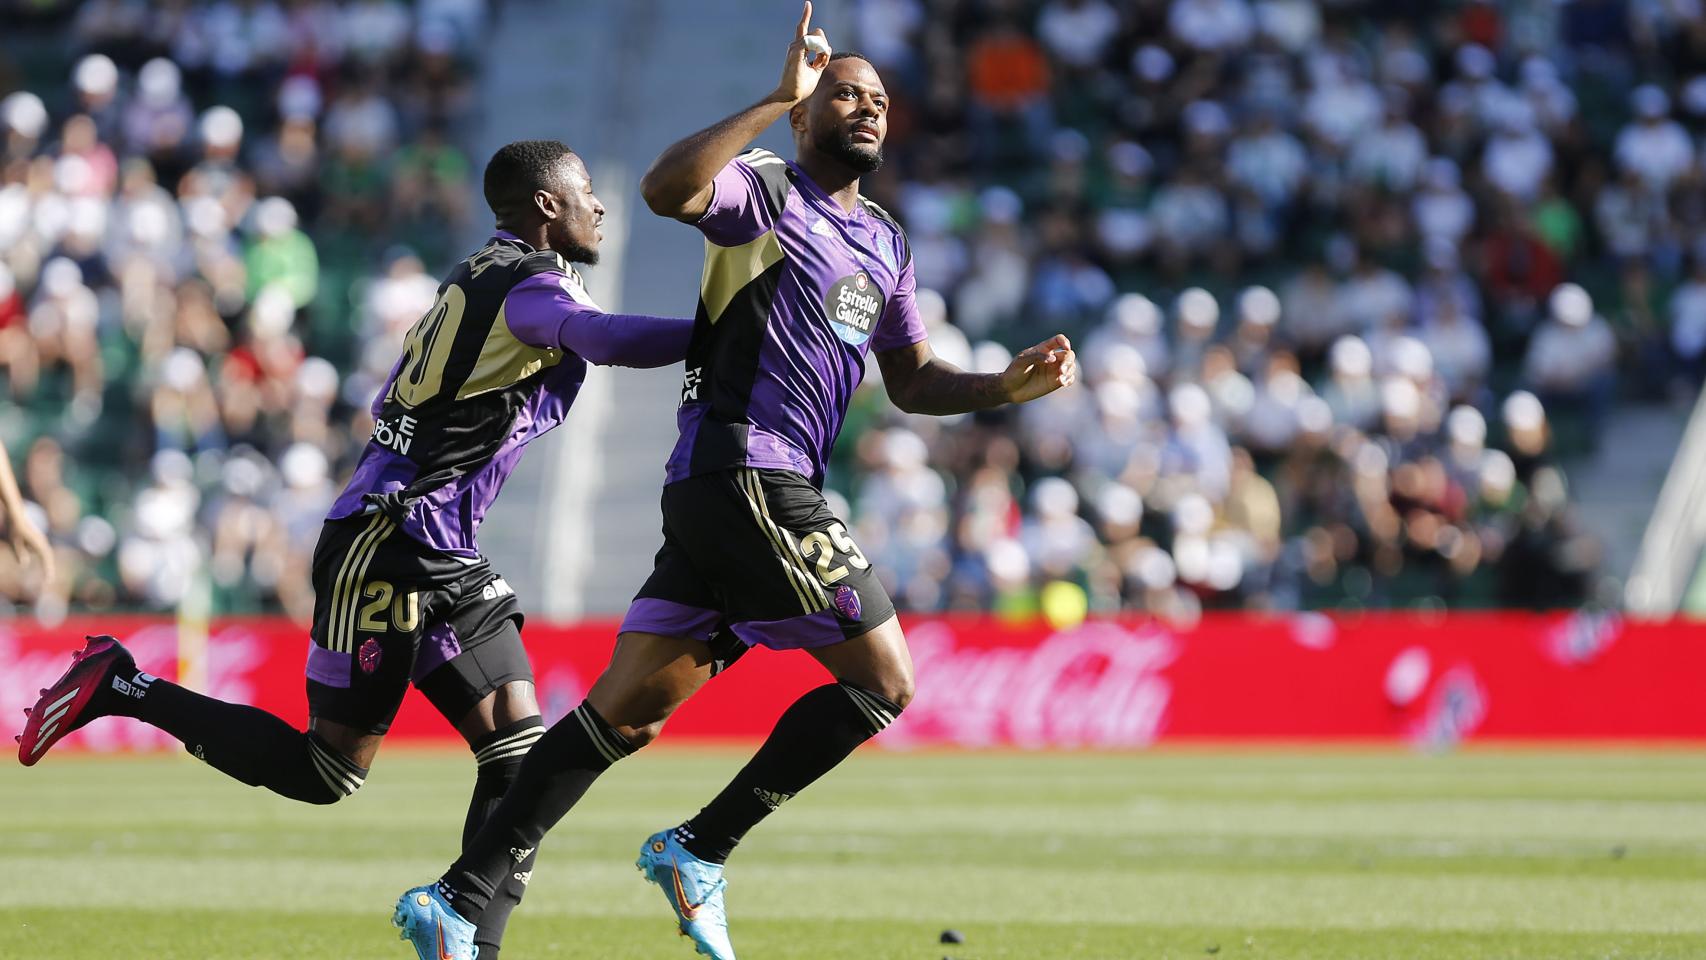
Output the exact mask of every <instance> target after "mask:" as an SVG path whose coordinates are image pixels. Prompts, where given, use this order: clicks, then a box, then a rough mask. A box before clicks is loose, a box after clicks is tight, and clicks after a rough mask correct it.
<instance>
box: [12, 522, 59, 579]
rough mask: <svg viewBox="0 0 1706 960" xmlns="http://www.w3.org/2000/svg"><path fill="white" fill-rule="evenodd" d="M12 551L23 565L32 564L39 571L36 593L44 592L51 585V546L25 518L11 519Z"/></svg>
mask: <svg viewBox="0 0 1706 960" xmlns="http://www.w3.org/2000/svg"><path fill="white" fill-rule="evenodd" d="M12 549H13V550H14V551H15V552H16V553H17V554H18V559H19V560H21V561H23V562H24V563H25V564H29V563H31V562H34V564H35V566H36V569H37V570H39V571H41V580H40V581H39V584H40V586H39V588H38V592H39V591H40V590H46V589H47V588H48V585H49V584H51V583H53V545H52V544H50V543H48V542H47V537H45V536H43V535H42V532H41V531H40V530H37V529H36V527H35V524H33V523H31V522H30V521H29V519H28V518H26V517H22V516H16V517H13V518H12Z"/></svg>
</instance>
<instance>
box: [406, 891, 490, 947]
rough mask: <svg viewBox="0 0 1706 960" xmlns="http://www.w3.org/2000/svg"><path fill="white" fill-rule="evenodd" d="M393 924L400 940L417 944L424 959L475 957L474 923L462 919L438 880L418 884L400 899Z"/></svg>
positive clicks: (415, 945)
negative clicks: (432, 882)
mask: <svg viewBox="0 0 1706 960" xmlns="http://www.w3.org/2000/svg"><path fill="white" fill-rule="evenodd" d="M391 925H392V926H394V927H396V928H397V929H399V930H401V931H402V932H401V933H399V934H398V935H397V938H398V939H399V940H407V941H409V943H411V944H413V945H414V948H415V953H417V954H419V955H420V958H421V960H474V957H475V955H476V954H478V953H479V952H480V948H479V947H476V946H474V925H473V924H471V923H469V922H468V921H466V920H464V919H462V915H461V914H459V913H457V912H456V910H455V909H454V908H452V907H451V906H450V903H449V902H448V901H446V900H445V899H444V895H443V894H441V893H439V892H438V887H437V885H435V884H427V885H426V886H424V887H416V888H414V889H413V890H410V891H408V892H407V893H404V894H403V895H402V896H401V897H399V898H398V899H397V909H396V911H395V912H393V913H392V914H391Z"/></svg>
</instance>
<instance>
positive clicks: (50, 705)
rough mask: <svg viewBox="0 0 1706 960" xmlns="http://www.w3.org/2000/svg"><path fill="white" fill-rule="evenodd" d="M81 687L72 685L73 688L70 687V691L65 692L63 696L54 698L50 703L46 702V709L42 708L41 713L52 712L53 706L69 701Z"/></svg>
mask: <svg viewBox="0 0 1706 960" xmlns="http://www.w3.org/2000/svg"><path fill="white" fill-rule="evenodd" d="M82 689H83V688H82V687H73V688H71V692H70V693H68V694H66V695H65V696H63V697H60V698H59V699H58V700H55V701H53V702H52V703H50V704H48V705H47V709H46V710H44V711H42V712H43V713H52V712H53V711H54V708H56V707H59V706H61V705H62V704H65V703H67V702H69V701H70V700H71V698H72V697H75V696H76V695H77V692H78V691H79V690H82Z"/></svg>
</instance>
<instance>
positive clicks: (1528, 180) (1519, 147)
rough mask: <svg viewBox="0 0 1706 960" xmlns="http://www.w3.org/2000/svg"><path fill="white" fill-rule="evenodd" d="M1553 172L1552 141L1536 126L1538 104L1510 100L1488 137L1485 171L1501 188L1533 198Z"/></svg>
mask: <svg viewBox="0 0 1706 960" xmlns="http://www.w3.org/2000/svg"><path fill="white" fill-rule="evenodd" d="M1551 172H1552V144H1551V142H1550V141H1548V140H1547V139H1546V137H1545V136H1544V135H1543V134H1542V133H1541V132H1540V131H1539V130H1538V129H1537V128H1536V127H1535V123H1534V108H1532V107H1530V106H1529V105H1528V104H1527V103H1526V102H1525V101H1522V100H1509V101H1506V102H1505V105H1504V106H1503V107H1502V108H1501V109H1500V111H1499V113H1498V122H1497V124H1496V126H1495V127H1494V130H1493V135H1492V136H1491V137H1489V138H1487V148H1486V151H1485V152H1484V153H1483V154H1482V156H1481V175H1482V176H1484V177H1486V178H1487V182H1489V183H1491V184H1492V185H1493V186H1495V187H1497V188H1498V189H1500V190H1501V191H1503V192H1505V193H1507V194H1509V195H1511V196H1513V197H1516V198H1517V199H1519V200H1523V201H1530V200H1533V199H1534V198H1535V197H1536V196H1538V195H1539V194H1540V185H1541V183H1543V182H1544V181H1545V180H1546V177H1547V175H1548V174H1550V173H1551Z"/></svg>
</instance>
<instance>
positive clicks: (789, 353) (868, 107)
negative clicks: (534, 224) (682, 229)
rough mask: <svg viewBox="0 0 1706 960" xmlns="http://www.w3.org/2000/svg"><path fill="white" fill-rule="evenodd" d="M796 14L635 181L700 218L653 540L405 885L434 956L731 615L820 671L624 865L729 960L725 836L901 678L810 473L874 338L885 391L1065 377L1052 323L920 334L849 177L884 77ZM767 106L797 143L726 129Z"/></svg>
mask: <svg viewBox="0 0 1706 960" xmlns="http://www.w3.org/2000/svg"><path fill="white" fill-rule="evenodd" d="M810 19H811V4H809V3H807V4H806V5H805V10H804V12H803V15H802V16H801V18H800V22H799V25H798V27H797V29H796V30H795V37H794V42H793V44H792V45H791V46H789V48H788V53H787V62H786V66H785V67H784V72H783V77H782V82H781V84H780V85H779V86H778V87H777V89H776V91H775V92H774V93H772V94H771V95H770V96H768V97H766V98H765V99H764V100H762V101H760V102H759V103H757V104H755V105H753V106H752V107H749V108H748V109H746V110H743V111H741V112H740V113H737V114H735V115H734V116H732V117H729V118H728V119H726V120H723V121H721V122H719V123H717V124H715V125H713V126H711V127H709V128H707V129H705V130H702V131H700V132H699V133H696V134H693V135H692V136H690V137H688V138H687V139H685V140H682V141H681V142H679V143H677V144H675V145H674V146H672V147H670V148H669V149H668V150H665V151H664V153H663V155H662V156H660V157H659V158H658V159H657V161H656V162H655V163H654V164H653V165H652V168H651V170H650V171H648V172H647V174H646V176H645V178H644V180H643V181H642V183H641V192H642V193H643V194H644V196H645V199H646V202H647V203H648V204H649V205H650V206H651V208H652V210H653V211H654V212H656V213H659V214H661V215H664V216H670V217H674V218H676V219H678V220H681V221H683V222H685V223H689V224H692V225H694V226H695V227H697V228H698V230H699V231H700V233H702V234H704V236H705V240H706V247H705V249H706V253H705V268H704V275H703V280H702V284H701V289H700V298H699V308H698V312H697V316H696V325H695V327H694V331H693V342H692V344H691V345H690V346H689V347H688V350H687V364H686V366H687V370H686V376H685V379H684V381H683V384H682V393H681V407H680V411H679V414H678V422H679V426H680V432H681V436H680V440H679V442H678V443H677V444H676V447H675V451H674V453H673V454H672V455H671V457H670V459H669V464H668V467H667V473H666V478H665V486H664V490H663V525H664V544H663V548H662V549H661V550H659V551H658V554H657V560H656V566H655V569H654V571H653V573H652V575H651V577H650V578H649V579H648V580H647V581H646V583H645V585H644V586H642V587H641V588H640V591H639V594H638V595H637V596H636V597H635V599H634V601H633V604H632V605H631V606H630V607H629V609H628V615H627V618H626V620H625V621H624V623H623V625H622V630H621V633H620V635H619V636H618V637H617V641H616V649H615V652H614V654H613V656H612V659H611V663H610V666H609V667H608V668H607V669H606V671H605V672H604V674H603V675H602V676H601V677H600V678H599V679H598V681H597V682H596V683H594V684H593V687H592V690H591V692H590V693H589V694H588V696H587V699H586V702H585V703H583V704H581V705H580V706H579V707H578V708H577V709H576V710H575V711H574V712H573V713H572V714H571V715H570V716H569V717H568V718H566V719H565V720H563V721H562V722H560V723H558V724H556V725H554V726H553V727H552V728H551V729H550V730H549V731H548V732H547V733H546V734H545V736H544V737H543V738H541V739H540V741H539V742H538V743H537V744H536V745H535V746H534V748H533V752H532V753H531V754H530V755H529V757H528V759H527V762H526V763H525V764H524V765H523V767H522V771H521V774H520V776H519V778H518V779H517V781H516V785H515V786H514V787H513V788H511V790H510V792H509V794H508V795H507V796H506V797H505V798H504V801H503V803H502V804H500V806H499V808H498V810H497V812H496V813H494V814H493V816H492V818H491V819H490V820H489V821H487V824H486V826H485V827H484V828H482V829H481V831H480V833H479V834H478V836H476V837H475V839H474V840H473V842H471V843H469V844H466V845H465V846H464V849H463V854H462V856H461V858H459V859H458V860H457V861H456V863H455V864H453V865H452V866H451V868H450V870H449V871H447V872H446V873H445V874H444V876H443V877H442V878H441V879H440V880H439V882H438V883H437V884H436V885H432V886H425V887H418V888H415V889H413V890H410V891H408V892H407V893H405V894H404V896H403V899H402V901H401V902H400V903H399V913H400V914H405V915H408V916H410V917H413V918H415V919H414V920H413V921H412V922H413V923H414V924H415V926H416V927H418V928H419V929H422V930H424V931H428V932H436V933H437V934H438V935H439V939H438V941H437V945H438V947H439V949H440V953H441V954H442V955H443V956H445V957H447V958H449V957H458V958H465V957H466V956H467V954H466V953H465V952H463V950H464V947H463V946H462V944H463V943H464V942H465V941H461V940H459V939H458V935H457V931H458V930H459V929H461V928H462V927H465V926H466V925H467V921H478V920H479V918H480V917H482V916H483V913H484V911H485V910H486V909H489V906H488V904H489V902H490V898H491V897H492V896H493V894H494V892H495V890H496V888H497V885H498V884H499V883H500V882H501V881H502V879H503V878H504V877H505V876H506V875H507V873H508V871H509V870H510V869H511V867H512V858H513V856H514V855H515V854H516V853H519V852H520V851H525V850H528V849H531V848H532V847H534V846H535V845H537V844H538V842H539V841H540V839H541V838H542V837H543V836H544V835H545V832H546V831H547V830H548V829H549V828H550V827H551V826H552V825H553V824H555V823H556V822H557V821H558V820H559V819H560V818H561V817H562V816H563V815H564V814H565V813H566V812H567V811H568V810H569V808H570V807H572V806H573V805H574V803H575V802H576V801H577V800H578V799H579V798H580V797H581V795H582V794H584V793H585V791H586V790H587V788H588V787H589V786H590V785H591V784H592V782H593V780H594V779H595V778H597V777H598V775H599V774H600V773H602V772H603V771H604V770H605V769H607V768H608V767H609V766H610V765H611V764H612V763H614V762H615V761H617V760H619V759H621V758H622V757H624V756H627V755H628V754H629V753H631V752H633V751H634V750H636V749H638V748H639V747H641V746H643V745H644V744H646V743H648V742H649V741H650V740H651V739H652V738H653V737H655V736H656V734H657V732H658V730H659V729H660V728H661V726H662V724H663V722H664V721H665V720H666V719H667V718H668V717H669V715H670V714H671V712H673V711H674V710H675V709H676V707H677V706H679V705H680V704H681V703H682V702H683V701H685V700H686V699H687V698H688V697H689V696H691V695H692V694H693V693H694V691H696V690H697V689H699V687H700V685H702V684H703V683H704V682H705V681H706V679H707V678H709V676H710V675H711V672H712V669H713V665H714V658H713V655H712V654H711V653H710V652H709V651H708V648H707V645H706V641H707V639H708V638H709V637H710V634H711V631H712V630H713V629H714V628H715V626H716V625H717V624H719V623H721V622H725V621H726V622H727V623H728V624H730V627H731V630H732V632H733V633H734V634H735V635H736V636H737V637H738V638H739V639H740V640H741V641H742V642H744V643H745V644H747V645H754V644H762V645H764V646H767V647H771V648H776V649H803V650H806V651H807V652H808V653H809V654H810V655H811V656H813V657H815V658H816V659H817V660H818V661H819V662H820V663H822V664H823V665H824V667H825V668H826V669H827V670H828V671H829V673H830V676H831V677H832V678H833V681H834V682H831V683H828V684H826V685H824V686H821V687H819V688H817V689H815V690H812V691H810V692H809V693H807V694H805V695H804V696H803V697H801V698H800V699H799V700H798V701H797V702H795V703H794V704H793V706H791V707H789V708H788V710H787V711H786V712H785V713H783V715H782V717H781V719H780V720H779V721H778V722H777V724H776V728H775V731H774V732H773V733H772V734H771V735H770V738H769V739H768V740H767V741H766V742H765V743H764V745H763V746H762V747H761V748H760V749H759V751H758V753H757V754H756V755H755V756H754V757H753V758H752V760H751V762H749V763H748V764H747V765H746V767H745V768H744V769H743V770H741V771H740V773H739V774H737V775H736V776H735V778H734V780H733V781H732V782H731V783H730V784H729V785H728V787H727V788H725V789H724V790H723V791H722V792H721V793H719V794H718V795H717V796H716V797H715V798H713V799H712V800H711V802H710V803H709V804H707V805H706V806H705V808H704V809H703V810H701V811H700V812H699V813H698V814H697V815H695V816H693V817H691V818H690V819H688V820H687V821H686V822H684V823H682V824H681V825H680V826H677V827H674V828H672V829H668V830H664V831H661V832H659V833H657V834H654V835H653V836H651V837H649V838H647V840H646V841H645V843H644V844H643V845H642V847H641V852H640V860H639V864H638V865H639V866H640V868H641V869H642V870H643V871H644V872H645V874H646V876H647V877H648V879H650V880H652V881H653V882H655V883H657V884H659V886H661V887H662V888H663V891H664V894H665V896H666V897H667V898H668V900H669V903H670V905H671V906H672V907H673V908H674V910H675V912H676V916H677V919H678V922H679V925H680V928H681V931H682V932H683V933H685V934H687V935H688V936H690V937H692V938H693V940H694V941H695V944H696V946H697V948H698V950H699V952H701V953H704V954H707V955H709V956H712V957H716V958H719V960H732V958H733V957H734V950H733V947H732V946H731V945H730V943H729V936H728V931H727V925H726V921H725V917H724V908H723V890H724V886H725V884H724V881H723V877H722V873H723V866H722V865H723V862H724V860H725V859H726V858H727V857H728V856H729V853H730V851H731V850H732V849H733V848H734V846H735V845H736V844H737V843H738V842H739V841H740V838H741V837H742V836H743V835H744V834H745V833H746V832H747V831H748V830H749V829H751V828H752V827H753V826H754V825H756V824H757V823H758V822H759V821H760V820H761V819H763V818H764V817H765V816H766V815H767V814H769V813H770V812H771V811H772V810H774V809H776V807H777V806H778V805H779V804H781V803H783V802H784V801H786V800H788V799H789V798H790V797H793V796H795V795H796V794H798V793H799V792H800V791H801V790H803V789H804V788H805V787H806V786H808V785H809V784H811V783H812V782H813V781H815V780H817V779H818V778H819V777H821V776H823V775H824V774H825V773H827V772H829V770H830V769H831V768H833V767H834V766H835V765H836V764H838V763H840V762H841V761H842V760H843V759H845V758H846V757H847V756H848V755H849V754H850V753H852V751H853V750H854V748H856V747H858V746H859V744H861V743H863V742H865V741H866V740H868V739H870V738H871V737H872V736H874V735H875V734H876V733H878V732H879V731H881V730H882V729H883V727H884V726H885V725H887V724H888V723H890V722H892V721H893V720H894V718H895V716H896V715H898V714H899V713H900V712H901V710H902V709H904V708H905V706H906V704H907V701H909V700H910V699H911V698H912V692H913V676H912V659H911V656H910V655H909V653H908V652H907V646H906V639H905V637H904V636H903V635H902V633H901V629H900V625H899V623H898V621H897V620H896V619H895V616H894V606H893V604H892V603H891V602H890V600H889V598H888V596H887V594H886V593H885V592H884V590H883V587H882V585H881V584H880V583H879V582H878V580H877V578H876V576H875V575H874V574H873V573H872V571H871V564H870V562H869V561H868V560H867V559H866V557H865V556H864V554H863V553H861V552H860V550H859V547H858V545H857V544H855V543H854V541H853V539H852V537H850V536H849V535H848V532H847V526H846V524H845V523H844V522H843V521H842V520H841V519H839V518H837V517H836V516H834V514H833V513H831V511H830V509H829V507H828V505H827V504H826V503H825V501H824V497H823V494H822V493H821V492H820V487H821V485H822V483H823V470H824V464H825V462H826V460H827V458H828V455H829V451H830V448H831V446H832V445H833V444H834V442H835V437H836V434H837V433H838V432H839V431H840V429H841V423H842V420H843V418H844V416H845V414H846V411H847V404H848V401H849V399H850V398H851V397H852V395H853V391H854V389H855V388H856V387H857V386H858V385H859V381H860V379H861V378H862V376H863V373H864V361H865V356H866V353H867V352H868V351H875V352H876V355H877V363H878V365H879V366H880V367H881V369H882V373H883V383H884V386H885V387H886V388H887V390H888V393H889V396H890V398H891V399H893V400H894V402H895V404H896V405H897V406H899V407H900V408H901V409H903V410H906V411H909V412H913V413H927V414H953V413H961V412H966V411H972V410H982V409H986V408H989V407H994V406H997V405H1000V404H1004V403H1018V402H1024V401H1027V400H1032V399H1035V398H1037V397H1041V396H1043V395H1045V394H1047V393H1049V392H1051V391H1054V390H1057V389H1059V388H1060V387H1063V386H1066V385H1068V384H1070V383H1072V382H1073V379H1074V377H1075V374H1076V361H1075V359H1074V356H1073V352H1072V348H1071V345H1070V344H1069V343H1068V342H1067V339H1066V337H1064V336H1056V337H1053V338H1051V339H1049V340H1047V341H1045V342H1043V343H1041V344H1038V345H1037V346H1035V347H1032V348H1030V349H1028V350H1026V351H1024V352H1023V353H1021V354H1020V355H1019V356H1018V357H1017V358H1016V359H1015V360H1014V361H1013V363H1012V364H1011V365H1010V366H1009V367H1008V368H1007V369H1006V370H1005V371H1003V372H1001V373H995V374H973V373H966V372H963V371H961V370H958V369H955V368H954V367H953V366H951V365H949V364H947V363H944V362H943V361H941V360H940V359H938V358H936V357H935V356H934V355H933V354H932V353H931V351H930V347H929V344H928V343H927V342H926V340H925V331H924V325H923V323H922V321H921V320H920V319H919V316H918V311H917V308H916V306H915V304H914V280H913V267H912V257H911V250H910V249H909V247H908V245H907V242H906V236H905V234H904V233H903V232H902V230H901V229H900V227H899V226H898V225H897V224H896V223H895V222H894V219H893V218H892V217H890V216H889V215H888V214H887V213H886V212H884V211H883V210H882V208H880V207H878V206H877V205H876V204H874V203H871V202H870V201H869V200H866V199H865V198H864V197H862V196H860V194H859V178H860V177H861V176H862V175H864V174H867V173H870V172H872V171H874V170H876V169H877V168H878V166H879V165H880V164H881V163H882V146H883V137H884V135H885V133H886V130H887V115H888V106H889V101H888V95H887V93H886V92H885V91H884V89H883V83H882V79H881V78H880V77H878V76H877V72H876V70H874V69H873V68H872V66H871V64H870V63H869V62H867V61H866V60H865V59H863V58H862V57H859V56H857V55H855V54H846V53H843V54H838V55H833V56H832V55H830V54H828V53H825V52H822V51H819V52H817V53H815V54H809V53H808V41H807V37H808V36H810V35H814V34H809V33H808V30H809V28H810ZM815 36H816V37H817V38H820V39H821V38H822V36H823V34H822V31H817V32H816V33H815ZM823 45H824V46H827V44H823ZM784 116H786V117H787V118H788V122H789V125H790V127H791V128H792V129H793V133H794V143H795V148H796V154H795V157H796V159H795V160H793V161H789V160H785V159H783V158H781V157H778V156H776V155H774V154H772V153H769V152H767V151H763V150H753V151H749V152H746V153H742V152H741V151H742V150H744V149H745V147H746V145H747V144H748V143H749V142H751V141H752V139H753V138H754V137H756V136H758V134H759V133H760V132H762V131H763V130H764V129H765V128H766V127H768V126H769V125H770V124H771V123H773V122H774V121H776V120H777V119H779V118H781V117H784ZM446 905H448V908H447V906H446ZM417 948H419V949H425V945H424V944H423V942H422V941H421V940H417ZM423 955H424V954H423Z"/></svg>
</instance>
